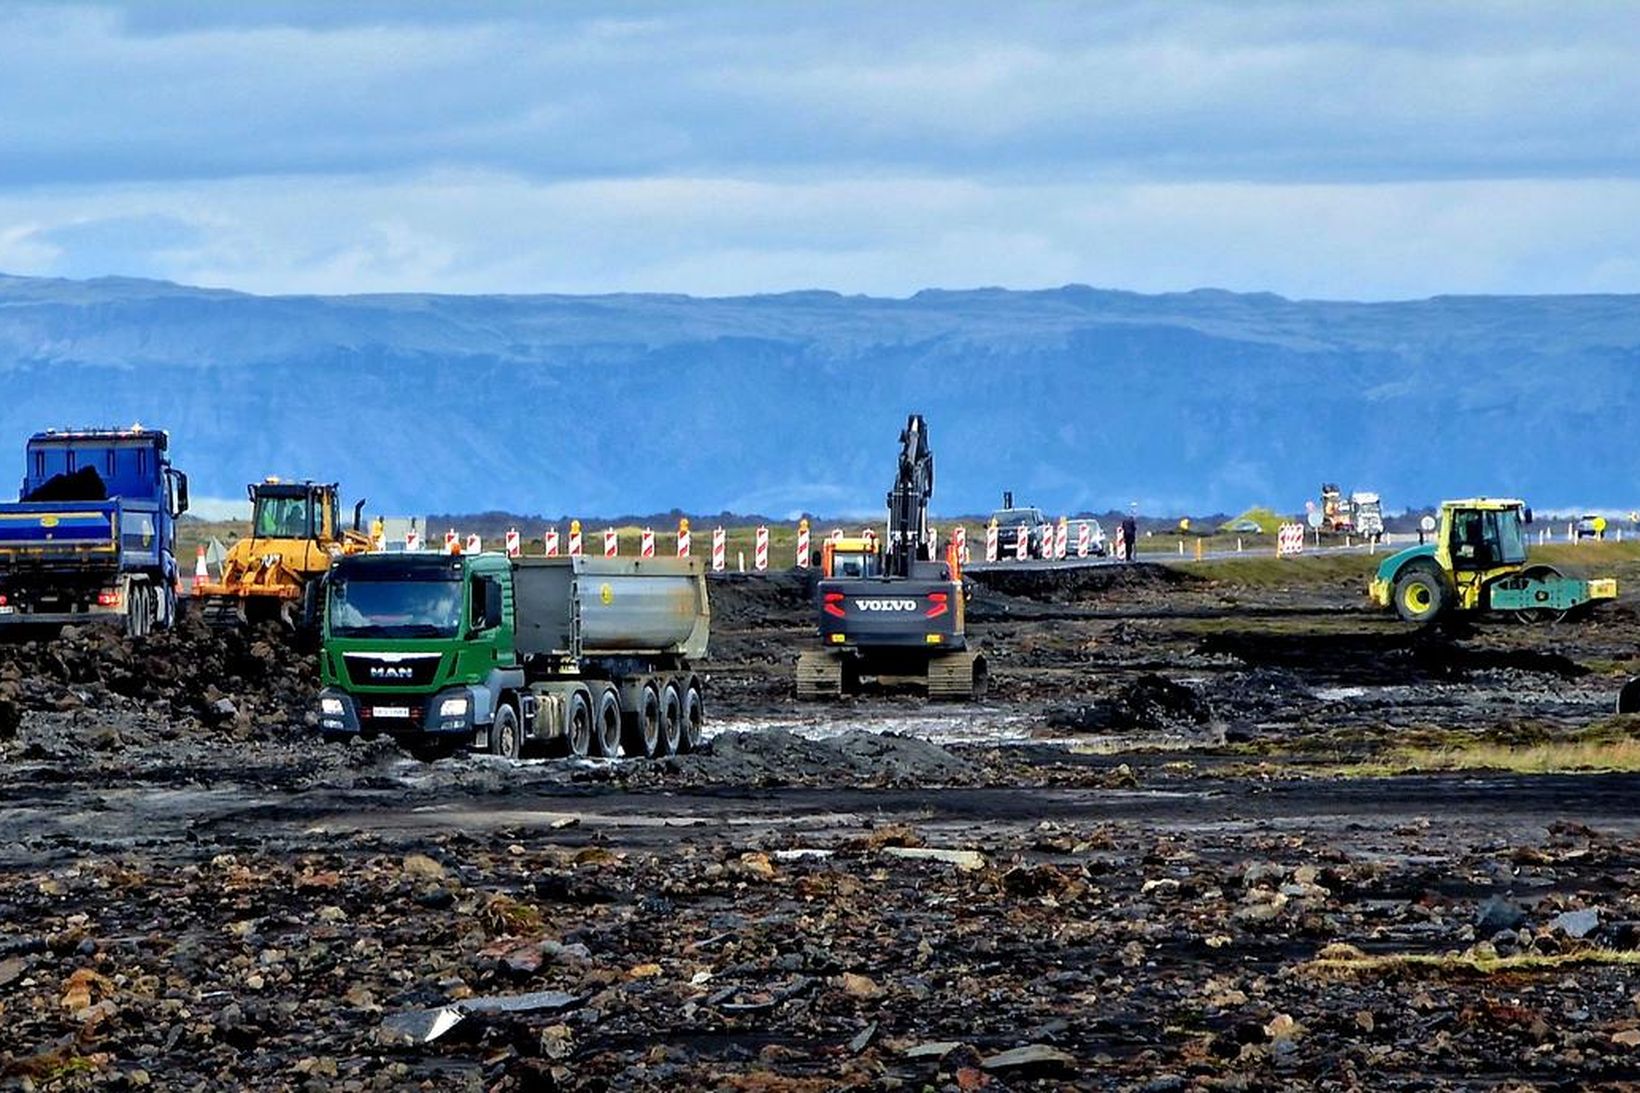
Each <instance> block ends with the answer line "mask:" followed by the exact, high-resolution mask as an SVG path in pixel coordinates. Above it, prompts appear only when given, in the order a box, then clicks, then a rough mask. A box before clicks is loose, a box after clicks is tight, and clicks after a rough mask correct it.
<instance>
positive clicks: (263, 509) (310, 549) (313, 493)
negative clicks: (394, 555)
mask: <svg viewBox="0 0 1640 1093" xmlns="http://www.w3.org/2000/svg"><path fill="white" fill-rule="evenodd" d="M246 492H247V493H249V495H250V499H251V531H250V534H249V535H248V536H246V537H245V538H243V539H240V540H239V541H238V542H236V543H234V544H233V546H231V547H229V548H228V556H227V557H226V558H225V559H224V560H223V562H222V575H221V576H220V577H219V578H217V579H216V580H214V581H210V580H207V581H204V582H201V583H200V585H199V586H198V587H196V588H195V589H194V596H195V597H196V599H197V600H198V602H199V609H200V611H201V613H202V616H203V617H204V619H205V621H206V623H207V624H209V625H210V626H212V627H214V628H218V629H237V628H239V627H242V626H246V625H257V624H260V623H264V622H273V621H277V622H282V623H283V624H285V625H286V626H287V627H289V628H291V629H292V630H296V629H300V628H301V627H302V624H303V620H304V619H311V618H313V617H315V613H314V610H313V605H312V604H310V603H307V602H306V601H307V599H308V597H309V596H310V594H311V591H310V590H312V589H314V588H315V584H314V582H315V579H316V578H318V577H321V576H323V575H324V573H325V571H326V570H328V569H329V568H330V563H331V562H332V561H333V560H334V559H336V558H340V557H343V556H345V555H349V554H363V553H365V552H366V551H368V550H369V549H370V536H369V535H368V534H366V533H365V532H364V531H362V530H361V529H360V524H359V522H360V519H361V517H362V515H363V511H364V502H363V501H360V502H359V503H358V504H357V505H355V506H353V525H352V527H350V528H343V527H342V524H341V513H340V502H339V500H338V494H337V489H336V484H335V483H334V482H331V483H324V484H321V483H317V482H305V481H304V482H282V481H280V480H279V479H277V478H271V477H270V478H267V479H265V480H263V481H261V482H256V483H253V484H252V485H250V486H249V487H247V491H246Z"/></svg>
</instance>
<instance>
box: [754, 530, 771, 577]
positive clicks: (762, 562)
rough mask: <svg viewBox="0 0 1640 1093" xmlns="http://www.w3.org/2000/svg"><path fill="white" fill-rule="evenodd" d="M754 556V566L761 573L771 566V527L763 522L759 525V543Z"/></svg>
mask: <svg viewBox="0 0 1640 1093" xmlns="http://www.w3.org/2000/svg"><path fill="white" fill-rule="evenodd" d="M752 557H753V561H752V568H754V569H756V570H757V571H758V572H759V573H762V572H764V571H765V570H767V569H768V568H769V529H768V528H766V527H764V526H763V525H762V524H759V525H758V527H757V543H756V547H755V551H754V553H753V556H752Z"/></svg>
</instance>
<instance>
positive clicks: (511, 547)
mask: <svg viewBox="0 0 1640 1093" xmlns="http://www.w3.org/2000/svg"><path fill="white" fill-rule="evenodd" d="M506 542H507V557H509V558H516V557H518V556H519V555H520V554H522V553H524V544H523V542H522V540H520V539H519V538H518V529H517V528H508V529H507V540H506Z"/></svg>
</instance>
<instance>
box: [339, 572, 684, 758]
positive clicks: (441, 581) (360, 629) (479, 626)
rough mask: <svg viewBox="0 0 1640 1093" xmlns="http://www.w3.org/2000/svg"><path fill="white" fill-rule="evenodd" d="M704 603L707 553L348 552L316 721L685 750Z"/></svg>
mask: <svg viewBox="0 0 1640 1093" xmlns="http://www.w3.org/2000/svg"><path fill="white" fill-rule="evenodd" d="M710 617H711V612H710V609H709V607H708V605H707V598H706V573H705V568H704V565H703V560H702V559H699V558H693V559H690V558H682V559H672V558H666V559H639V558H586V557H577V558H508V557H506V556H505V555H502V554H468V555H445V554H360V555H354V556H350V557H345V558H339V559H337V561H336V563H335V564H334V565H333V566H332V568H331V570H330V572H329V574H328V576H327V577H326V579H325V595H324V619H323V631H322V634H323V648H322V650H321V664H320V674H321V681H322V683H323V690H321V691H320V694H319V728H320V731H321V732H323V733H324V734H325V735H326V736H329V737H346V736H349V735H354V734H362V735H365V736H376V735H387V736H391V737H393V738H395V739H397V740H399V741H400V742H401V743H403V744H405V745H406V746H407V747H409V748H411V749H412V750H415V751H417V752H422V753H437V752H444V751H453V750H456V749H457V748H460V747H464V746H467V747H472V748H476V749H479V750H483V751H488V752H491V753H493V754H495V755H500V756H504V757H507V758H511V759H516V758H519V757H520V756H522V755H523V754H524V753H525V752H526V751H527V750H542V749H546V750H552V751H556V752H557V753H558V754H568V755H574V756H587V755H593V756H605V757H611V758H613V757H615V756H617V755H621V754H625V755H627V756H645V757H656V756H663V755H669V754H674V753H678V752H684V751H690V750H692V749H694V748H695V747H697V746H698V745H699V743H700V739H701V727H702V724H703V723H704V721H705V712H706V711H705V702H704V700H703V697H702V691H703V687H704V681H703V679H702V678H701V676H700V675H699V674H698V673H697V672H696V671H695V670H694V669H693V668H692V667H691V665H692V664H694V663H696V662H698V661H699V660H700V658H701V657H703V656H704V655H705V653H706V641H707V634H708V628H709V623H710Z"/></svg>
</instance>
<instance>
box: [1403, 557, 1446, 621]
mask: <svg viewBox="0 0 1640 1093" xmlns="http://www.w3.org/2000/svg"><path fill="white" fill-rule="evenodd" d="M1445 608H1446V584H1445V583H1444V582H1443V581H1442V580H1441V577H1440V574H1438V573H1435V572H1433V571H1431V570H1428V569H1425V568H1423V567H1422V566H1419V567H1417V568H1415V569H1408V570H1405V571H1404V572H1402V574H1401V575H1400V576H1399V577H1397V578H1396V579H1395V613H1396V614H1397V615H1400V616H1401V619H1402V621H1404V622H1415V623H1426V622H1433V621H1435V619H1436V618H1437V617H1438V616H1439V615H1440V613H1441V612H1442V611H1443V610H1444V609H1445Z"/></svg>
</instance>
